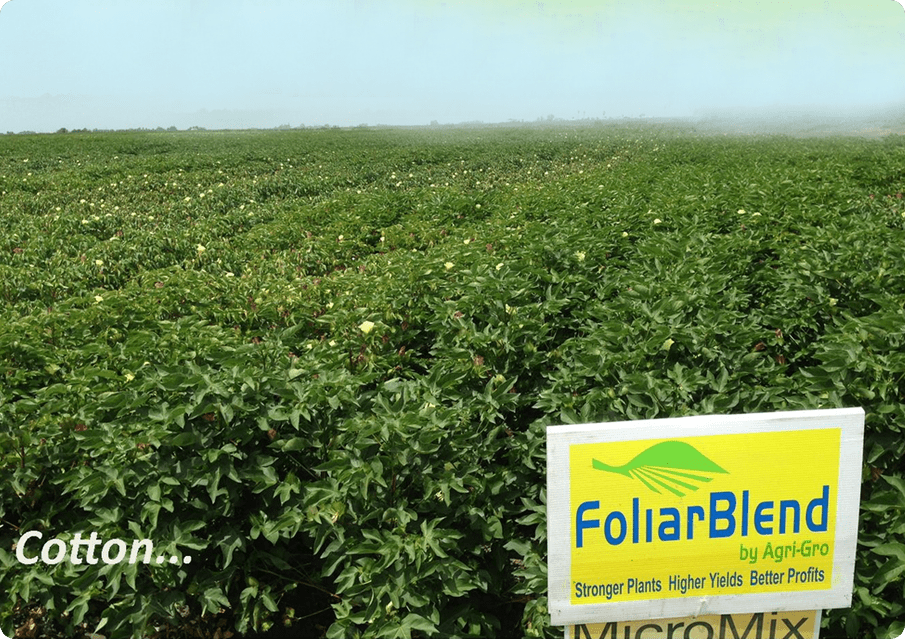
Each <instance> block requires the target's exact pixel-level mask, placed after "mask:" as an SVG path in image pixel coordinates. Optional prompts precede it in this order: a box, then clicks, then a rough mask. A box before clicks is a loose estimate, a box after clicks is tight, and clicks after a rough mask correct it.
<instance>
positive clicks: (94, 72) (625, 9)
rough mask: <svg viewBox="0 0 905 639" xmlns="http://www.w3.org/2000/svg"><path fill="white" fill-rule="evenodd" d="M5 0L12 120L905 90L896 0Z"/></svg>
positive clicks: (850, 96) (800, 103)
mask: <svg viewBox="0 0 905 639" xmlns="http://www.w3.org/2000/svg"><path fill="white" fill-rule="evenodd" d="M0 4H2V9H0V132H3V131H21V130H35V131H54V130H56V129H58V128H61V127H66V128H69V129H73V128H129V127H150V128H153V127H157V126H164V127H167V126H170V125H175V126H177V127H179V128H186V127H188V126H192V125H198V126H205V127H207V128H241V127H273V126H277V125H280V124H290V125H292V126H297V125H299V124H305V125H308V126H318V125H323V124H337V125H340V126H347V125H357V124H360V123H367V124H427V123H429V122H430V121H432V120H437V121H439V122H441V123H453V122H463V121H471V120H481V121H484V122H505V121H507V120H510V119H514V120H527V121H532V120H536V119H537V118H538V117H546V116H547V115H549V114H553V115H555V116H557V117H559V118H566V119H569V118H582V117H623V116H629V117H637V116H638V115H640V114H642V113H643V114H646V115H647V116H688V115H696V114H699V113H700V112H701V111H704V110H710V109H715V108H719V109H724V108H737V107H741V108H746V109H753V108H761V107H777V106H784V107H805V108H809V109H817V110H823V111H828V110H832V109H838V108H850V107H859V108H860V107H865V106H882V105H888V104H890V103H895V104H905V10H903V7H902V6H901V5H899V4H897V3H896V2H895V1H893V0H783V1H778V0H593V1H592V0H547V1H545V2H537V1H527V0H525V1H523V0H448V1H447V2H439V1H435V0H216V1H215V0H178V1H177V0H151V1H142V2H139V1H138V0H115V1H114V0H11V1H8V2H6V3H5V4H3V0H0Z"/></svg>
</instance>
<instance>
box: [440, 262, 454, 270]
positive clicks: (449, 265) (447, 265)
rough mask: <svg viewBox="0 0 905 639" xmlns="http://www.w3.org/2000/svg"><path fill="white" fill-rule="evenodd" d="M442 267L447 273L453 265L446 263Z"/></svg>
mask: <svg viewBox="0 0 905 639" xmlns="http://www.w3.org/2000/svg"><path fill="white" fill-rule="evenodd" d="M443 266H445V267H446V270H447V271H448V270H449V269H451V268H452V267H453V266H455V265H454V264H453V263H452V262H447V263H446V264H444V265H443Z"/></svg>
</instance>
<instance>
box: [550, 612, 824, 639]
mask: <svg viewBox="0 0 905 639" xmlns="http://www.w3.org/2000/svg"><path fill="white" fill-rule="evenodd" d="M819 635H820V611H819V610H806V611H795V612H769V613H768V612H759V613H756V614H741V615H707V616H703V617H686V618H676V619H654V620H645V621H627V622H622V623H620V622H616V621H611V622H609V623H591V624H581V625H577V626H571V627H569V628H566V635H565V639H624V638H625V637H630V638H631V639H717V638H718V639H818V637H819Z"/></svg>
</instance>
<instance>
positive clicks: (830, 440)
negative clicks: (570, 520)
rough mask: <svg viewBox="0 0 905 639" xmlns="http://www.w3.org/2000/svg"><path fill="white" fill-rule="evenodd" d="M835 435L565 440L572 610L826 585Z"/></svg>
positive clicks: (835, 470) (832, 529)
mask: <svg viewBox="0 0 905 639" xmlns="http://www.w3.org/2000/svg"><path fill="white" fill-rule="evenodd" d="M840 435H841V431H840V429H838V428H837V429H826V430H799V431H787V432H779V433H746V434H741V435H711V436H704V437H689V438H683V439H662V440H644V441H633V442H609V443H597V444H573V445H572V446H571V447H570V448H569V467H570V469H571V471H572V481H571V500H570V501H571V511H572V513H573V516H574V520H575V526H574V530H575V533H574V540H573V542H574V543H573V544H572V581H573V588H572V603H573V604H584V603H595V602H596V603H604V602H607V601H630V600H633V599H635V600H636V599H651V598H652V595H656V597H657V598H669V597H684V596H687V595H688V594H693V595H700V596H713V595H730V594H742V593H753V592H787V591H790V590H820V589H827V588H829V587H830V584H831V583H832V578H833V553H832V548H833V544H834V540H835V537H834V535H835V523H836V522H835V519H836V509H835V504H836V501H837V498H838V495H837V492H836V484H837V479H838V476H839V442H840ZM813 450H819V451H821V454H820V455H819V457H817V458H814V457H812V456H811V455H810V451H813ZM752 460H757V463H751V462H752ZM805 460H807V466H805V465H804V462H805ZM607 462H608V463H607ZM765 471H766V472H765ZM699 557H706V560H704V561H700V560H697V561H696V560H695V558H699ZM690 560H691V561H690ZM601 577H603V578H601Z"/></svg>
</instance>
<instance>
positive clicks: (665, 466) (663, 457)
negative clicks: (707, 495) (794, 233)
mask: <svg viewBox="0 0 905 639" xmlns="http://www.w3.org/2000/svg"><path fill="white" fill-rule="evenodd" d="M592 465H593V467H594V468H595V469H596V470H603V471H606V472H610V473H616V474H619V475H624V476H626V477H629V478H632V479H637V480H639V481H640V482H641V483H643V484H644V485H645V486H647V487H648V488H649V489H650V490H652V491H653V492H655V493H657V494H662V493H661V491H660V490H658V488H657V486H660V487H661V488H664V489H666V490H668V491H669V492H671V493H673V494H674V495H677V496H679V497H684V496H685V495H686V494H687V492H688V491H695V490H697V489H698V486H696V485H695V483H704V482H709V481H711V480H712V479H713V475H717V474H727V475H728V474H729V471H727V470H724V469H723V468H721V467H720V466H718V465H717V464H715V463H714V462H713V461H712V460H710V459H709V458H708V457H707V456H705V455H704V454H703V453H701V452H700V451H699V450H698V449H697V448H695V447H694V446H692V445H691V444H686V443H685V442H679V441H668V442H661V443H659V444H655V445H654V446H651V447H650V448H648V449H647V450H645V451H644V452H642V453H639V454H638V455H636V456H635V458H634V459H632V460H631V461H630V462H628V463H627V464H624V465H622V466H609V465H608V464H604V463H603V462H601V461H598V460H596V459H594V460H592ZM690 482H695V483H690ZM683 491H685V492H683Z"/></svg>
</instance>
